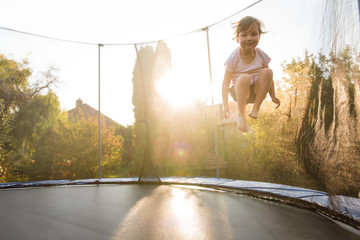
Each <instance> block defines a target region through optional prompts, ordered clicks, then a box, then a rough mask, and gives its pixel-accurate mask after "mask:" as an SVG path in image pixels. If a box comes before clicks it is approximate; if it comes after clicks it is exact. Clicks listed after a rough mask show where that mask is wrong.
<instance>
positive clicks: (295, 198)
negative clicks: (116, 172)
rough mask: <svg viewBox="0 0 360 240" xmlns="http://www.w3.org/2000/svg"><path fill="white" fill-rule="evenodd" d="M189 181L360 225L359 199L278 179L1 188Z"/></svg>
mask: <svg viewBox="0 0 360 240" xmlns="http://www.w3.org/2000/svg"><path fill="white" fill-rule="evenodd" d="M131 183H139V184H141V183H143V184H144V183H145V184H146V183H147V184H186V185H198V186H203V187H211V188H221V189H226V190H228V191H235V192H236V191H241V193H244V191H245V192H246V193H247V194H248V195H251V196H254V197H260V198H265V199H268V200H275V201H280V202H284V203H287V204H294V205H296V206H298V207H305V208H311V209H314V210H316V211H320V212H321V213H323V214H326V215H328V216H330V217H332V218H334V219H337V220H340V221H342V222H344V223H346V224H348V225H351V226H353V227H355V228H357V229H360V199H358V198H352V197H347V196H341V195H335V196H330V195H329V194H328V193H326V192H321V191H316V190H311V189H306V188H300V187H293V186H288V185H282V184H275V183H265V182H256V181H243V180H232V179H224V178H209V177H162V178H161V182H159V181H158V180H157V179H153V178H143V181H141V182H139V181H138V178H137V177H133V178H104V179H81V180H46V181H33V182H10V183H0V190H1V189H8V188H25V187H51V186H65V185H84V184H131Z"/></svg>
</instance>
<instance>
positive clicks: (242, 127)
mask: <svg viewBox="0 0 360 240" xmlns="http://www.w3.org/2000/svg"><path fill="white" fill-rule="evenodd" d="M237 127H238V128H239V129H240V130H241V131H243V132H247V131H248V128H247V123H246V118H245V117H241V116H239V117H238V120H237Z"/></svg>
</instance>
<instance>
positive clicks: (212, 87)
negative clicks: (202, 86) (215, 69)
mask: <svg viewBox="0 0 360 240" xmlns="http://www.w3.org/2000/svg"><path fill="white" fill-rule="evenodd" d="M203 31H205V32H206V41H207V50H208V61H209V77H210V86H211V104H212V109H213V113H214V141H215V156H216V177H217V178H219V177H220V176H219V149H218V136H217V128H216V111H215V104H214V84H213V80H212V70H211V57H210V40H209V27H206V28H203Z"/></svg>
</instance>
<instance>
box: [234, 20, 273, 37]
mask: <svg viewBox="0 0 360 240" xmlns="http://www.w3.org/2000/svg"><path fill="white" fill-rule="evenodd" d="M253 23H256V24H257V25H258V26H259V33H260V34H263V33H266V32H265V31H264V28H265V25H264V23H263V22H262V21H261V20H259V19H257V18H254V17H251V16H247V17H244V18H242V19H241V20H240V21H238V22H235V23H233V28H235V31H234V35H235V38H234V39H236V40H238V39H239V33H241V32H243V31H246V30H248V29H249V27H250V26H251V24H253Z"/></svg>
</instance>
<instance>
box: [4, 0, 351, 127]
mask: <svg viewBox="0 0 360 240" xmlns="http://www.w3.org/2000/svg"><path fill="white" fill-rule="evenodd" d="M256 2H258V1H254V0H221V1H219V0H217V1H215V0H197V1H193V0H182V1H173V0H171V1H169V0H131V1H130V0H128V1H124V0H76V1H74V0H61V1H60V0H52V1H49V0H32V1H28V0H0V9H1V14H0V53H1V54H5V55H6V56H8V57H10V58H13V59H15V60H21V59H24V58H25V57H27V58H28V59H29V62H30V67H32V69H33V70H34V73H33V78H34V79H35V78H36V77H38V76H39V75H40V74H41V72H42V71H45V70H46V69H47V68H48V67H49V66H55V67H57V68H58V69H59V72H58V78H59V81H60V84H59V85H58V86H57V88H56V93H57V95H58V96H59V100H60V103H61V107H62V109H63V110H70V109H71V108H73V107H75V101H76V99H79V98H81V99H82V100H83V101H84V103H87V104H89V105H90V106H92V107H94V108H96V109H98V107H99V106H98V76H99V72H98V66H99V62H98V60H99V55H98V53H99V48H98V46H97V44H98V43H102V44H105V46H104V47H101V48H100V58H101V61H100V66H101V67H100V77H101V91H100V92H101V112H102V113H104V114H105V115H107V116H109V117H110V118H112V119H114V120H115V121H117V122H119V123H121V124H124V125H127V124H131V123H132V122H133V121H134V117H133V110H132V108H133V106H132V103H131V98H132V72H133V67H134V63H135V59H136V52H135V47H134V45H133V43H141V42H148V41H154V42H152V43H148V44H143V45H138V47H139V48H141V47H145V46H152V47H154V49H155V48H156V41H155V40H160V39H165V41H166V43H167V45H168V46H169V48H170V51H171V55H172V65H173V71H172V72H171V73H169V76H168V77H167V78H166V79H161V80H159V87H158V89H159V92H161V93H163V94H164V95H166V97H168V98H169V101H171V102H173V103H174V107H180V106H181V105H186V104H191V100H193V99H194V98H196V97H199V96H201V97H207V98H209V96H210V94H211V91H210V89H211V88H210V81H209V78H210V75H209V62H208V51H207V39H206V32H202V31H197V32H195V33H192V34H188V35H186V34H185V35H184V33H190V32H193V31H196V30H199V29H202V28H204V27H207V26H210V27H209V40H210V41H209V43H210V56H211V71H212V78H213V84H214V85H213V94H214V98H215V102H216V103H219V102H221V81H222V77H223V73H224V67H223V63H224V62H225V60H226V58H227V56H228V55H229V54H230V53H231V51H233V49H234V48H235V47H237V46H238V45H237V43H236V41H234V40H233V39H232V38H233V35H232V33H233V29H232V28H231V23H232V22H235V21H238V20H239V19H240V18H241V17H243V16H246V15H252V16H255V17H258V18H259V19H261V20H262V21H263V22H264V23H265V28H266V30H267V31H268V33H266V34H264V35H263V36H262V37H261V40H260V44H259V47H260V48H261V49H263V50H264V51H265V52H266V53H268V55H269V56H270V57H271V58H272V62H271V64H270V67H271V68H272V69H273V70H274V72H275V78H276V79H277V80H278V81H280V80H281V78H282V72H281V63H282V62H284V61H289V60H291V59H292V58H298V57H301V56H303V53H304V51H305V49H307V50H309V51H310V52H314V53H316V52H318V51H319V49H321V48H323V47H324V44H323V43H324V41H323V37H322V36H321V33H322V30H321V29H322V28H323V27H324V26H323V19H324V18H323V16H322V15H321V14H319V13H321V12H322V11H323V8H324V3H325V2H326V1H324V0H315V1H314V0H302V1H295V0H263V1H260V2H259V3H257V4H255V5H254V6H253V7H251V8H249V9H246V10H244V11H243V12H240V11H241V10H242V9H244V8H246V7H247V6H249V5H251V4H252V3H256ZM354 2H355V3H356V1H355V0H354ZM349 8H350V9H354V8H355V7H354V6H352V5H351V6H349ZM356 9H357V8H356ZM237 12H240V13H239V14H236V15H233V14H234V13H237ZM232 15H233V16H232ZM229 16H231V17H229ZM228 17H229V18H228ZM223 19H226V20H224V21H221V20H223ZM218 22H219V23H218ZM214 23H218V24H216V25H213V24H214ZM1 28H2V29H1ZM4 28H8V29H13V30H17V31H22V32H27V33H32V34H37V35H43V36H48V37H51V38H55V39H66V40H71V41H76V42H81V43H75V42H66V41H59V40H53V39H48V38H41V37H36V36H32V35H27V34H21V33H17V32H14V31H7V30H4ZM175 36H177V37H175ZM110 44H122V45H110ZM170 79H171V80H170ZM169 82H171V84H169ZM160 83H163V84H160Z"/></svg>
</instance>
